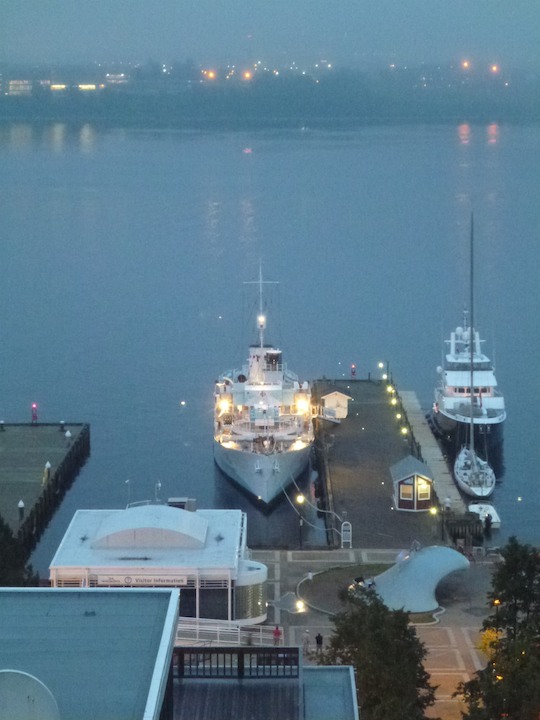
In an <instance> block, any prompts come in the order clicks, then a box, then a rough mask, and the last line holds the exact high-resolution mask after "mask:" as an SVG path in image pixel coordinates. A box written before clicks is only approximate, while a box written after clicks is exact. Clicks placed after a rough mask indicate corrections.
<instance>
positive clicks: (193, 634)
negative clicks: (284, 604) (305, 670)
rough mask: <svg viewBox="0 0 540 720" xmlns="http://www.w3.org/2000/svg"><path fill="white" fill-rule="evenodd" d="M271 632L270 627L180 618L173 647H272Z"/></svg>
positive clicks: (272, 638)
mask: <svg viewBox="0 0 540 720" xmlns="http://www.w3.org/2000/svg"><path fill="white" fill-rule="evenodd" d="M273 632H274V628H273V627H272V626H270V625H236V624H234V623H233V624H231V623H223V624H220V623H219V622H218V621H216V620H204V619H199V620H196V619H195V618H186V617H181V618H179V619H178V625H177V628H176V638H175V646H176V647H178V646H181V645H204V646H208V645H257V646H261V645H273V644H274V636H273ZM281 636H282V637H283V632H282V635H281Z"/></svg>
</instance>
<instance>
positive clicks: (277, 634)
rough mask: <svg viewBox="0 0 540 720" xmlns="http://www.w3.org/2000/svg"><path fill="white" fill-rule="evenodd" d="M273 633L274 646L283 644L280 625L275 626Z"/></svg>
mask: <svg viewBox="0 0 540 720" xmlns="http://www.w3.org/2000/svg"><path fill="white" fill-rule="evenodd" d="M273 635H274V647H278V645H280V644H281V635H282V633H281V629H280V627H279V625H276V627H275V628H274V632H273Z"/></svg>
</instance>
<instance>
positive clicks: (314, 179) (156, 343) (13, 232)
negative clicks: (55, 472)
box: [0, 123, 540, 575]
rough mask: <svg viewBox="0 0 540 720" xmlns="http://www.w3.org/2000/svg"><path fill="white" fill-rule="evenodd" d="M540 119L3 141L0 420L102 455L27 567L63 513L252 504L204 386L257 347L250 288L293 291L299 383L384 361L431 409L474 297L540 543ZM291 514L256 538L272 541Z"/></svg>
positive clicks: (513, 491) (279, 323)
mask: <svg viewBox="0 0 540 720" xmlns="http://www.w3.org/2000/svg"><path fill="white" fill-rule="evenodd" d="M539 151H540V128H538V127H516V126H499V125H496V124H491V125H487V126H469V125H467V124H465V123H464V124H462V125H460V126H451V125H447V126H417V127H413V126H406V127H385V126H378V127H369V128H364V129H362V130H358V131H355V132H339V133H337V132H336V133H331V132H312V131H310V130H309V129H307V130H305V129H304V130H299V131H298V132H275V133H267V132H264V133H263V132H261V133H222V134H221V133H209V134H205V133H187V132H156V131H148V132H125V131H121V130H116V131H103V130H97V129H95V128H93V127H91V126H88V125H86V126H82V127H76V128H69V127H67V126H65V125H61V124H57V125H52V126H48V127H40V128H37V127H36V128H32V127H30V126H28V125H16V124H15V125H4V126H0V166H1V168H2V172H1V173H0V193H1V209H0V213H1V215H0V217H1V221H2V230H1V242H0V248H1V249H0V267H1V271H2V282H1V283H0V303H1V307H2V308H3V312H2V314H1V316H0V341H1V355H0V357H1V364H2V374H1V379H0V415H1V417H0V419H3V420H5V421H6V422H16V421H25V420H29V419H30V405H31V403H32V402H37V403H38V408H39V415H40V419H43V420H44V421H48V422H55V421H60V420H65V421H66V422H67V423H69V422H70V421H71V422H75V421H84V422H89V423H90V424H91V428H92V454H91V457H90V460H89V461H88V463H87V465H86V466H85V468H84V469H83V471H82V472H81V474H80V476H79V478H78V479H77V481H76V482H75V484H74V486H73V487H72V488H71V490H70V491H69V492H68V494H67V495H66V497H65V499H64V501H63V503H62V506H61V508H60V509H59V511H58V513H57V515H56V516H55V518H54V520H53V521H52V522H51V524H50V527H49V528H48V530H47V531H46V533H45V535H44V537H43V539H42V541H41V543H40V545H39V547H38V548H37V550H36V552H35V554H34V556H33V558H32V561H33V563H34V565H35V567H36V568H37V569H38V570H40V572H42V574H44V575H46V569H47V566H48V563H49V561H50V559H51V558H52V554H53V553H54V550H55V548H56V546H57V545H58V543H59V542H60V540H61V538H62V535H63V533H64V531H65V529H66V527H67V524H68V523H69V521H70V519H71V517H72V515H73V513H74V511H75V510H76V509H77V508H82V507H89V508H95V507H121V506H123V505H125V504H126V502H128V501H134V500H141V499H147V498H154V497H159V498H167V497H172V496H190V497H196V498H197V500H198V504H199V506H200V507H205V506H206V507H210V506H230V505H236V504H242V503H243V504H244V505H245V506H246V507H247V506H250V503H249V501H248V500H246V499H245V498H243V497H242V496H240V495H239V494H238V493H237V492H236V490H235V489H234V488H232V487H231V486H230V485H229V483H227V482H226V481H225V480H224V479H223V478H222V477H221V475H220V474H219V472H218V471H217V470H216V469H215V468H214V464H213V458H212V392H213V383H214V380H215V379H216V377H217V376H218V374H219V373H220V372H221V371H222V370H225V369H227V368H230V367H233V366H238V365H239V364H240V363H241V361H242V360H243V359H244V358H245V355H246V352H247V344H248V343H249V342H250V341H252V340H253V336H252V335H251V334H250V332H249V327H248V326H247V325H246V322H247V318H246V313H245V298H246V295H245V288H244V286H243V284H242V283H243V281H246V280H253V279H255V277H256V276H257V272H258V266H259V261H262V263H263V268H264V273H265V276H266V277H268V278H269V279H272V280H278V281H279V282H280V293H279V312H278V313H277V317H276V321H275V324H274V327H273V328H272V327H269V330H270V331H271V332H274V333H275V335H274V337H272V340H273V341H276V342H277V343H278V344H280V345H281V347H282V349H283V351H284V359H285V360H286V361H287V362H288V363H289V364H290V366H291V367H292V368H293V369H294V370H295V371H296V372H298V373H299V375H300V377H301V379H313V378H317V377H321V376H323V375H325V376H326V377H342V376H347V374H348V373H349V368H350V365H351V363H355V364H356V366H357V374H358V376H359V377H365V376H366V375H367V374H368V373H371V374H372V375H375V374H376V373H377V372H379V371H378V368H377V363H378V362H380V361H382V362H384V363H385V364H386V363H388V364H389V367H390V370H391V372H392V374H393V376H394V378H395V380H396V382H397V384H398V387H401V388H403V389H409V390H415V391H416V393H417V395H418V397H419V399H420V401H421V403H422V405H423V406H424V407H425V408H426V410H427V409H428V408H429V407H430V406H431V403H432V401H433V386H434V384H435V382H436V379H437V375H436V367H437V365H440V364H441V353H442V348H443V342H444V339H445V338H447V337H448V334H449V332H450V330H451V329H453V328H454V327H455V326H456V325H458V324H460V323H461V318H462V311H463V308H464V306H465V305H466V304H467V301H468V235H469V221H470V213H471V211H472V210H474V213H475V228H476V229H475V240H476V263H477V269H476V274H475V278H476V293H475V297H476V303H477V307H476V308H475V315H476V320H477V326H478V328H479V330H480V332H481V335H482V336H483V337H485V338H486V341H487V344H486V348H485V350H486V352H487V354H488V355H490V356H492V357H493V356H494V357H495V361H496V371H497V377H498V380H499V383H500V385H501V387H502V389H503V390H504V393H505V396H506V400H507V409H508V419H507V422H506V427H505V446H504V447H505V466H506V472H505V475H504V478H503V479H502V481H501V482H500V483H499V484H498V487H497V489H496V492H495V496H494V502H495V504H496V506H497V508H498V510H499V513H500V515H501V516H502V523H503V527H502V530H501V534H500V540H501V541H504V539H505V538H506V537H508V536H509V535H511V534H516V535H517V536H518V538H519V539H520V540H522V541H524V542H531V543H533V544H535V545H538V544H540V532H539V531H538V522H537V518H538V516H539V513H540V493H539V491H538V486H537V482H538V481H537V473H538V467H540V446H539V445H538V444H537V443H536V441H535V434H536V419H537V416H538V408H539V407H540V379H539V375H538V374H537V372H536V362H535V359H536V357H537V356H538V354H539V352H540V328H539V325H538V322H537V319H536V317H537V313H538V309H539V307H540V288H539V284H538V281H537V277H536V275H537V273H536V267H537V266H538V261H539V259H540V245H539V243H538V238H539V236H540V216H539V214H538V209H537V198H536V194H537V180H538V169H537V163H536V158H537V157H538V155H539ZM286 512H287V502H286V500H285V499H284V500H283V502H282V503H281V504H279V505H278V507H277V508H276V509H275V510H274V512H273V513H271V514H263V513H260V517H259V518H258V519H257V518H256V519H255V521H254V522H253V523H252V525H253V528H252V530H251V531H252V533H255V535H254V536H252V538H251V542H252V543H253V542H254V543H256V542H257V541H258V540H259V539H261V540H264V541H267V542H270V543H275V544H279V541H280V540H281V539H282V530H281V517H282V516H284V515H285V514H286Z"/></svg>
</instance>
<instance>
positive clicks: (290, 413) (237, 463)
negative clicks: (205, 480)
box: [214, 277, 313, 503]
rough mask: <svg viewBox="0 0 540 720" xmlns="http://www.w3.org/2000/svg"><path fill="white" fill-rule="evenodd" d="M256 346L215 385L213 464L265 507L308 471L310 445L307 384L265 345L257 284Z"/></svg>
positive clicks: (264, 326)
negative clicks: (241, 362)
mask: <svg viewBox="0 0 540 720" xmlns="http://www.w3.org/2000/svg"><path fill="white" fill-rule="evenodd" d="M259 285H260V289H259V295H260V299H259V315H258V317H257V329H258V335H259V341H258V343H257V344H254V345H251V346H250V348H249V357H248V359H247V362H246V363H245V364H244V365H243V366H242V368H241V369H240V370H231V371H230V372H226V373H224V374H223V375H222V376H221V377H220V378H219V380H218V382H217V383H216V387H215V394H214V401H215V416H214V459H215V461H216V463H217V465H218V466H219V467H220V469H221V470H222V471H223V472H224V473H225V474H226V475H228V476H229V477H230V478H232V479H233V480H234V481H235V482H237V483H238V484H239V485H240V486H242V487H243V488H245V489H246V490H247V491H248V492H250V493H251V494H253V495H254V496H255V497H256V498H258V499H259V500H260V501H262V502H263V503H270V502H271V501H272V500H273V499H274V498H276V496H277V495H279V493H280V492H281V491H282V490H283V489H285V488H286V487H287V486H288V485H289V484H290V483H291V482H292V481H293V480H295V479H296V478H297V477H298V476H299V475H300V474H301V473H302V472H303V471H304V470H305V468H306V467H307V464H308V460H309V455H310V452H311V447H312V445H313V420H312V416H313V412H312V401H311V389H310V386H309V383H307V382H300V381H299V380H298V376H297V375H295V374H294V373H293V372H291V371H290V370H288V369H287V366H286V365H285V364H284V363H283V359H282V352H281V350H279V349H278V348H276V347H274V346H273V345H268V344H266V343H265V341H264V334H265V329H266V316H265V315H264V313H263V306H262V285H263V281H262V277H261V278H260V280H259Z"/></svg>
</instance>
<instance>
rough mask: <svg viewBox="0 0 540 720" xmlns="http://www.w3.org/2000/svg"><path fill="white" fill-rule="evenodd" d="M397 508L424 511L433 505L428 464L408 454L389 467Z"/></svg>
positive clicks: (431, 481) (431, 483)
mask: <svg viewBox="0 0 540 720" xmlns="http://www.w3.org/2000/svg"><path fill="white" fill-rule="evenodd" d="M390 472H391V474H392V480H393V483H394V504H395V507H396V509H397V510H408V511H409V512H425V511H428V510H429V509H430V508H431V507H432V506H433V501H434V492H433V478H432V477H431V473H430V471H429V468H428V466H427V465H426V464H425V463H423V462H421V461H420V460H418V458H416V457H414V456H413V455H408V456H407V457H405V458H403V459H402V460H400V461H399V462H397V463H396V464H395V465H392V467H391V468H390Z"/></svg>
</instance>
